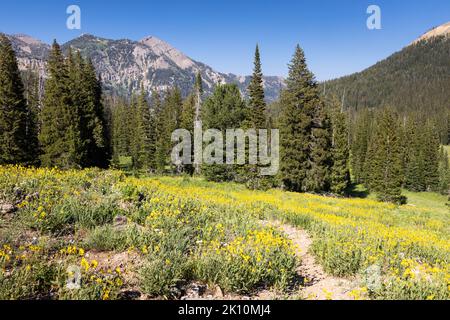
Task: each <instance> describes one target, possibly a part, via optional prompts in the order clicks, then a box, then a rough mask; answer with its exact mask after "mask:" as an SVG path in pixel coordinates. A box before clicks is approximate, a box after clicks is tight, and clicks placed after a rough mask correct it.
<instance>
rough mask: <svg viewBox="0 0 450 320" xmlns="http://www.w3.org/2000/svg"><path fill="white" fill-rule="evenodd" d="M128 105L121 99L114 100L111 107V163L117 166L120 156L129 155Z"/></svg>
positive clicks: (119, 162)
mask: <svg viewBox="0 0 450 320" xmlns="http://www.w3.org/2000/svg"><path fill="white" fill-rule="evenodd" d="M130 115H131V114H130V106H129V105H128V104H127V103H126V101H124V100H123V99H119V101H117V102H114V104H113V107H112V141H113V142H112V146H113V163H114V165H115V166H117V167H119V166H120V164H121V161H120V160H121V158H122V157H127V156H129V155H130V143H131V136H130V135H131V132H130V128H131V127H130V121H129V118H130Z"/></svg>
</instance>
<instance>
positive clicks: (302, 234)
mask: <svg viewBox="0 0 450 320" xmlns="http://www.w3.org/2000/svg"><path fill="white" fill-rule="evenodd" d="M265 224H266V225H270V226H273V227H276V228H278V229H279V230H281V231H283V232H284V233H285V234H286V235H287V236H288V237H289V239H291V240H292V242H293V243H294V245H295V247H296V255H297V257H298V258H299V259H300V260H301V264H300V266H299V267H298V269H297V274H298V275H299V277H300V279H301V280H302V282H303V283H304V285H303V286H301V287H300V292H299V295H300V296H301V297H302V298H303V299H310V300H327V299H328V300H330V299H332V300H352V299H353V298H352V297H351V295H350V294H349V293H350V291H352V290H353V289H355V288H357V287H358V285H357V283H358V281H357V280H356V279H353V280H350V279H345V278H339V277H333V276H330V275H328V274H326V273H325V272H324V270H323V268H322V267H321V266H320V265H319V264H318V263H317V262H316V261H315V258H314V256H312V255H311V254H310V253H309V248H310V246H311V244H312V240H311V238H310V237H309V235H308V234H307V233H306V231H304V230H301V229H297V228H295V227H293V226H290V225H287V224H283V223H281V222H279V221H271V222H266V223H265Z"/></svg>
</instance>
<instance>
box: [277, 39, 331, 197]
mask: <svg viewBox="0 0 450 320" xmlns="http://www.w3.org/2000/svg"><path fill="white" fill-rule="evenodd" d="M286 84H287V88H286V90H284V91H283V92H282V94H281V107H282V110H281V116H280V120H279V127H280V135H281V137H280V149H281V150H280V152H281V164H280V169H281V179H282V181H283V184H284V186H285V187H286V188H287V189H288V190H292V191H325V190H327V189H328V187H329V174H330V172H329V171H330V167H331V160H332V159H331V154H330V149H331V148H330V145H331V130H330V129H331V128H330V127H331V126H330V121H329V117H328V115H327V112H326V110H325V107H324V104H323V102H322V101H321V100H320V98H319V94H318V88H317V83H316V81H315V79H314V76H313V74H312V73H311V72H310V71H309V70H308V68H307V65H306V60H305V55H304V52H303V50H302V49H301V48H300V47H299V46H297V48H296V51H295V54H294V57H293V59H292V61H291V63H290V65H289V76H288V78H287V80H286Z"/></svg>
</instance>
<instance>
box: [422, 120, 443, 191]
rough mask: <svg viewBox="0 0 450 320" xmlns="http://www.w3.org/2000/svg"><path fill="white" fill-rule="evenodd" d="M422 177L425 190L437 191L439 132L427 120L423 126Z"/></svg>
mask: <svg viewBox="0 0 450 320" xmlns="http://www.w3.org/2000/svg"><path fill="white" fill-rule="evenodd" d="M424 130H425V132H424V135H423V139H424V143H423V146H422V147H423V150H424V159H425V164H426V165H425V166H424V179H425V181H424V182H425V187H426V190H427V191H437V190H438V189H439V147H440V138H439V133H438V131H437V130H436V129H435V125H434V124H433V123H432V122H430V121H427V123H426V124H425V126H424Z"/></svg>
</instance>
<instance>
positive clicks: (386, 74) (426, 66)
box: [322, 37, 450, 144]
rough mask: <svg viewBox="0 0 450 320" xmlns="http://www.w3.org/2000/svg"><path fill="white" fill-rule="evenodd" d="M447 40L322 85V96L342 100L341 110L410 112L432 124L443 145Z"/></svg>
mask: <svg viewBox="0 0 450 320" xmlns="http://www.w3.org/2000/svg"><path fill="white" fill-rule="evenodd" d="M449 48H450V39H449V38H448V37H435V38H433V39H427V40H424V41H421V42H418V43H416V44H413V45H410V46H407V47H406V48H404V49H403V50H401V51H400V52H397V53H395V54H394V55H392V56H390V57H389V58H387V59H385V60H383V61H381V62H379V63H377V64H375V65H374V66H372V67H370V68H368V69H367V70H364V71H362V72H359V73H355V74H352V75H350V76H346V77H342V78H339V79H336V80H331V81H327V82H325V83H323V85H322V86H323V88H324V90H325V92H326V95H331V96H334V95H337V96H339V97H343V100H344V109H345V110H352V111H358V112H359V111H361V110H363V109H379V108H383V107H393V108H395V110H396V111H397V112H398V113H399V114H400V115H401V116H404V115H406V116H408V115H409V114H410V113H412V112H417V113H419V116H420V118H423V119H430V120H433V121H434V122H435V123H436V126H437V129H438V133H439V136H440V141H441V143H443V144H447V142H448V141H449V140H448V138H449V135H448V132H449V131H448V130H449V128H450V121H449V120H448V117H449V111H448V110H449V109H448V108H449V101H450V90H448V88H449V87H450V72H449V65H448V52H449Z"/></svg>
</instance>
